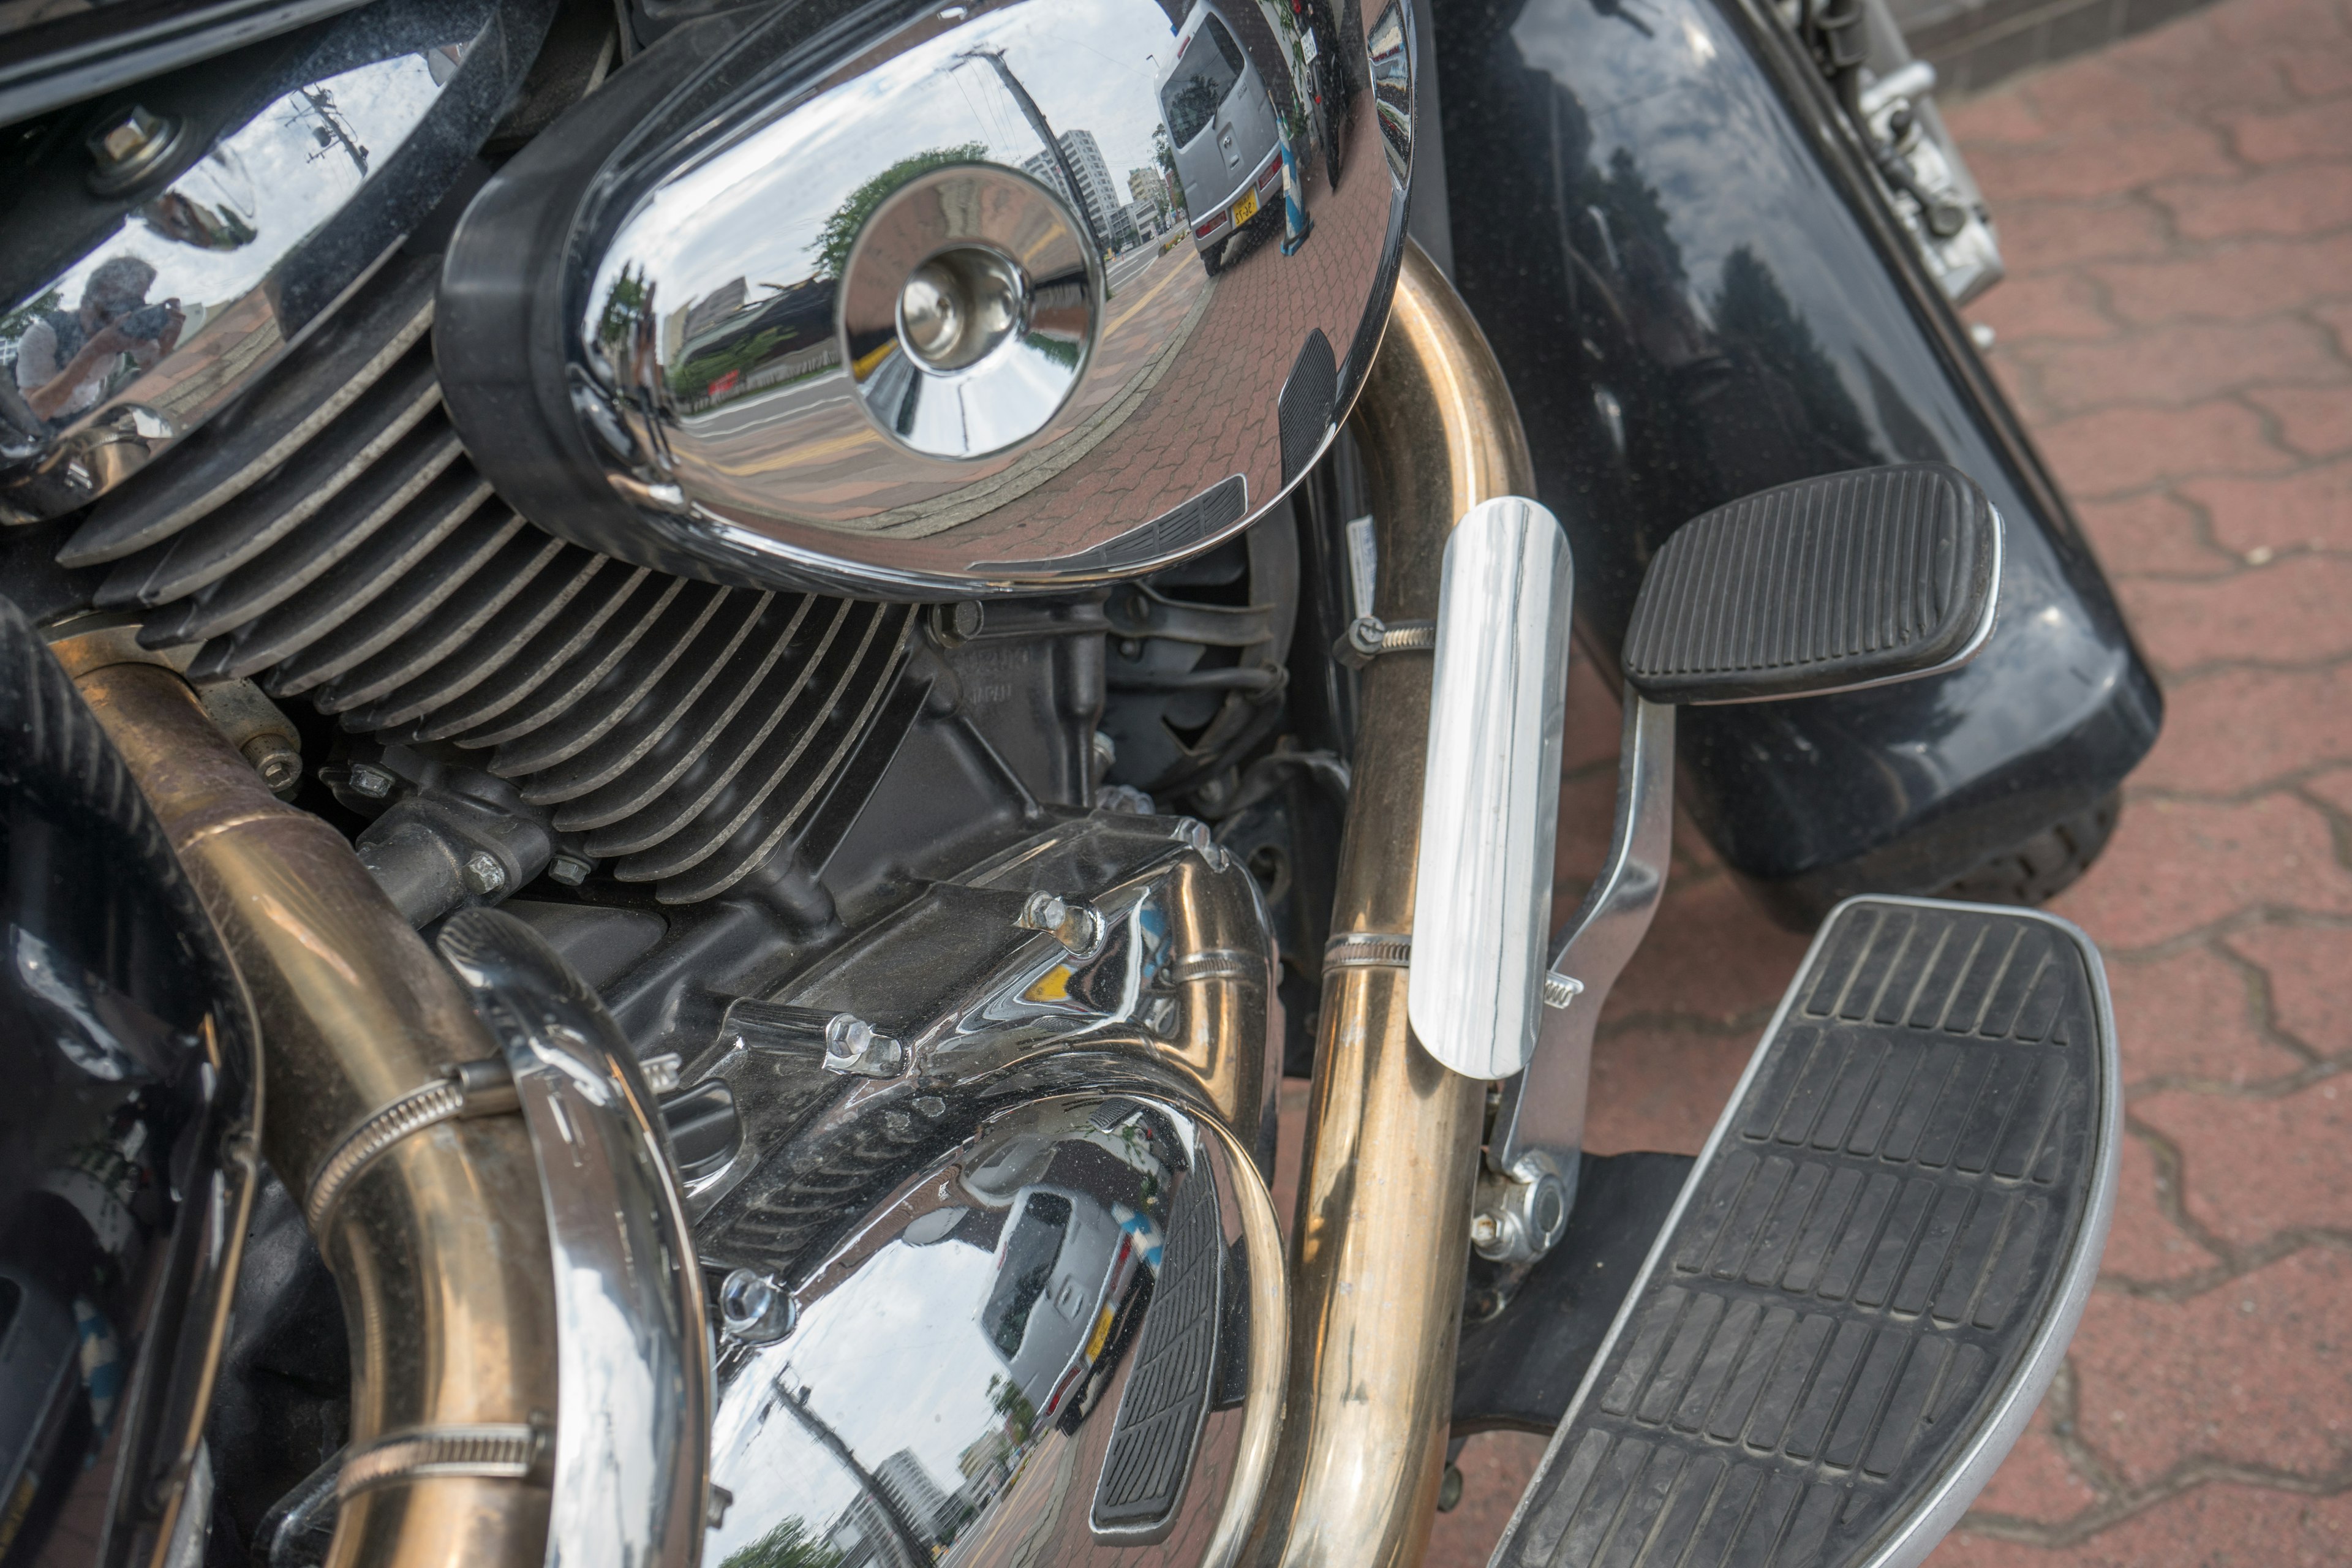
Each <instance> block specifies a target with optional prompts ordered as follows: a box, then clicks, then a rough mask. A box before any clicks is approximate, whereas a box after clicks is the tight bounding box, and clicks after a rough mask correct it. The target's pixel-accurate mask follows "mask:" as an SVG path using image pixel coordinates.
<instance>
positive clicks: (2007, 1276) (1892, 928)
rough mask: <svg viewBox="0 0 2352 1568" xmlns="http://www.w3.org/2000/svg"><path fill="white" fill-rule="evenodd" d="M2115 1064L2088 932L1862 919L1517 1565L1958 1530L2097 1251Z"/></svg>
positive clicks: (2008, 919)
mask: <svg viewBox="0 0 2352 1568" xmlns="http://www.w3.org/2000/svg"><path fill="white" fill-rule="evenodd" d="M2108 1055H2109V1046H2108V1043H2107V1042H2106V1041H2105V1038H2104V1036H2103V1033H2102V1014H2101V1011H2100V1008H2099V1006H2098V1003H2097V994H2096V992H2095V987H2094V983H2093V978H2092V973H2091V969H2090V964H2089V962H2088V961H2086V958H2085V956H2084V948H2083V947H2082V946H2081V945H2080V944H2079V943H2078V942H2077V940H2076V939H2075V937H2074V934H2073V933H2072V932H2071V931H2070V930H2069V929H2068V928H2066V927H2063V926H2061V925H2058V924H2056V923H2055V922H2053V921H2046V920H2043V919H2041V918H2039V917H2036V916H2031V915H2011V914H2005V913H2001V912H1999V911H1995V910H1987V909H1984V908H1981V907H1979V906H1969V905H1945V906H1937V905H1933V904H1927V903H1925V902H1918V903H1897V902H1894V901H1891V900H1890V901H1879V900H1855V901H1853V902H1852V903H1849V904H1846V905H1844V906H1843V907H1842V908H1841V910H1840V911H1839V912H1838V914H1837V915H1836V916H1835V917H1834V918H1833V921H1832V925H1831V927H1830V928H1829V929H1828V930H1827V931H1825V932H1824V934H1823V936H1822V940H1821V941H1820V942H1817V943H1816V944H1815V947H1814V950H1813V955H1812V960H1811V963H1810V964H1809V965H1808V966H1807V969H1806V972H1805V973H1803V974H1802V975H1801V976H1800V978H1799V980H1798V982H1797V984H1796V986H1795V988H1794V990H1793V991H1792V993H1791V995H1790V1000H1789V1002H1787V1003H1786V1004H1784V1005H1783V1007H1782V1011H1781V1015H1780V1018H1779V1019H1778V1020H1777V1023H1776V1026H1775V1028H1774V1029H1773V1031H1772V1032H1771V1033H1770V1034H1769V1036H1768V1037H1766V1039H1765V1041H1764V1043H1763V1045H1762V1046H1761V1047H1759V1050H1758V1061H1757V1064H1756V1065H1755V1066H1754V1067H1752V1068H1750V1071H1749V1076H1748V1079H1747V1080H1746V1083H1745V1086H1744V1090H1743V1092H1742V1093H1741V1094H1740V1095H1739V1096H1738V1100H1737V1101H1736V1102H1735V1103H1734V1105H1733V1106H1732V1107H1731V1108H1730V1109H1729V1110H1727V1112H1726V1115H1725V1120H1724V1121H1723V1122H1722V1124H1721V1125H1720V1126H1719V1127H1718V1128H1717V1132H1716V1136H1715V1138H1714V1139H1713V1141H1712V1142H1711V1143H1710V1147H1709V1151H1708V1152H1707V1153H1706V1156H1704V1157H1703V1159H1702V1161H1701V1163H1700V1166H1699V1169H1698V1172H1697V1173H1696V1176H1695V1177H1694V1179H1693V1182H1692V1184H1691V1186H1690V1188H1689V1189H1688V1190H1687V1192H1686V1194H1685V1200H1684V1203H1683V1205H1682V1207H1681V1209H1680V1211H1679V1213H1678V1214H1677V1215H1676V1217H1675V1220H1674V1222H1673V1224H1672V1226H1671V1228H1670V1229H1669V1230H1668V1232H1667V1233H1666V1235H1665V1236H1664V1238H1663V1239H1662V1240H1661V1242H1660V1243H1659V1245H1658V1247H1657V1249H1656V1250H1655V1251H1654V1252H1653V1253H1652V1255H1651V1258H1650V1260H1649V1263H1648V1266H1647V1269H1646V1272H1645V1273H1644V1275H1643V1278H1642V1279H1641V1280H1640V1281H1639V1283H1638V1284H1637V1285H1636V1286H1635V1288H1634V1290H1633V1296H1632V1299H1631V1300H1629V1301H1628V1303H1627V1305H1626V1307H1625V1309H1624V1310H1623V1311H1622V1312H1621V1313H1620V1314H1619V1317H1618V1320H1617V1322H1616V1324H1615V1326H1614V1327H1613V1328H1612V1330H1611V1332H1610V1338H1609V1341H1608V1342H1607V1343H1606V1344H1605V1345H1604V1346H1603V1347H1602V1350H1601V1357H1600V1360H1599V1362H1598V1363H1597V1364H1596V1367H1595V1370H1594V1371H1593V1373H1591V1375H1589V1376H1588V1378H1587V1379H1586V1381H1585V1384H1584V1386H1583V1387H1582V1388H1581V1389H1580V1391H1579V1393H1578V1398H1577V1402H1576V1403H1575V1404H1574V1405H1571V1406H1570V1409H1569V1414H1568V1418H1567V1421H1566V1422H1565V1423H1564V1424H1563V1426H1562V1427H1561V1430H1560V1435H1559V1437H1558V1438H1556V1439H1555V1441H1554V1442H1553V1445H1552V1447H1551V1451H1550V1452H1549V1454H1548V1455H1547V1456H1546V1457H1545V1460H1544V1466H1543V1468H1542V1470H1541V1471H1540V1472H1539V1473H1538V1476H1537V1479H1536V1481H1535V1484H1534V1485H1533V1486H1532V1487H1531V1488H1530V1489H1528V1495H1527V1499H1526V1500H1525V1501H1523V1502H1522V1503H1521V1505H1520V1509H1519V1513H1518V1515H1517V1518H1516V1519H1514V1520H1513V1521H1512V1525H1511V1529H1510V1531H1509V1532H1508V1533H1507V1535H1506V1536H1505V1538H1504V1542H1503V1545H1502V1547H1501V1549H1500V1550H1499V1551H1498V1552H1497V1553H1496V1558H1495V1561H1496V1563H1498V1564H1508V1565H1510V1568H1519V1565H1522V1564H1524V1565H1527V1568H1538V1565H1541V1568H1592V1565H1594V1564H1600V1563H1611V1564H1625V1563H1633V1562H1635V1561H1636V1560H1637V1559H1638V1560H1639V1561H1640V1562H1642V1563H1676V1564H1680V1565H1682V1568H1732V1565H1734V1564H1737V1565H1738V1568H1795V1565H1803V1568H1816V1565H1819V1568H1828V1565H1831V1564H1838V1565H1844V1564H1854V1563H1865V1562H1870V1561H1873V1560H1874V1556H1875V1554H1876V1553H1878V1552H1880V1551H1881V1550H1882V1549H1883V1548H1885V1546H1886V1545H1887V1543H1888V1542H1890V1541H1891V1540H1893V1539H1895V1537H1897V1536H1898V1534H1901V1533H1902V1532H1903V1531H1904V1527H1905V1526H1906V1524H1909V1525H1916V1524H1917V1523H1918V1522H1919V1521H1921V1519H1922V1517H1923V1516H1924V1515H1926V1514H1927V1513H1928V1512H1929V1510H1931V1509H1940V1508H1942V1507H1944V1506H1945V1505H1948V1512H1949V1513H1950V1514H1952V1515H1957V1512H1958V1508H1959V1507H1960V1506H1964V1505H1965V1503H1966V1501H1967V1499H1968V1497H1969V1495H1972V1493H1973V1491H1974V1489H1975V1487H1976V1486H1978V1485H1980V1484H1981V1482H1982V1480H1983V1479H1984V1475H1985V1474H1989V1473H1990V1467H1991V1464H1992V1462H1994V1461H1997V1460H1998V1458H1999V1457H2000V1453H2001V1451H2002V1450H2003V1449H2004V1448H2005V1447H2006V1445H2007V1441H2008V1440H2009V1439H2010V1438H2012V1437H2013V1436H2014V1431H2013V1429H2012V1430H2009V1431H2006V1432H2004V1433H1999V1434H1989V1432H1988V1428H1989V1425H1990V1423H1991V1422H1992V1421H1993V1419H1994V1416H1995V1415H1996V1412H1997V1411H2000V1409H2001V1407H2003V1406H2004V1405H2009V1406H2013V1405H2014V1404H2015V1401H2014V1400H2013V1399H2011V1398H2008V1397H2007V1396H2010V1395H2012V1394H2013V1395H2016V1396H2017V1397H2020V1398H2022V1399H2024V1401H2025V1404H2026V1406H2027V1407H2028V1408H2030V1406H2031V1403H2032V1396H2034V1395H2037V1394H2039V1392H2040V1390H2039V1387H2038V1386H2028V1385H2029V1384H2032V1382H2033V1380H2034V1379H2035V1378H2036V1377H2039V1378H2041V1379H2046V1378H2047V1376H2048V1375H2049V1372H2050V1371H2051V1370H2052V1369H2053V1368H2054V1364H2055V1361H2054V1355H2055V1348H2054V1347H2053V1343H2052V1342H2053V1341H2055V1342H2056V1344H2057V1345H2063V1339H2064V1337H2065V1335H2066V1333H2067V1332H2068V1331H2070V1330H2071V1326H2072V1320H2071V1316H2070V1315H2069V1314H2070V1312H2071V1311H2072V1310H2076V1309H2077V1308H2078V1307H2079V1301H2080V1290H2079V1289H2071V1290H2070V1289H2069V1287H2070V1284H2073V1285H2080V1284H2081V1283H2082V1282H2083V1276H2082V1274H2081V1270H2082V1268H2084V1267H2086V1266H2095V1262H2096V1256H2097V1253H2098V1250H2099V1247H2100V1244H2101V1242H2102V1241H2103V1239H2104V1225H2103V1223H2102V1220H2103V1215H2102V1214H2101V1212H2100V1206H2101V1203H2102V1198H2103V1194H2105V1193H2106V1192H2107V1191H2109V1190H2110V1189H2109V1187H2108V1185H2107V1184H2106V1182H2105V1180H2104V1179H2103V1173H2104V1172H2105V1171H2106V1170H2107V1169H2109V1167H2110V1166H2111V1163H2112V1159H2113V1155H2112V1151H2110V1150H2108V1149H2107V1148H2106V1147H2105V1143H2106V1136H2107V1135H2106V1133H2105V1131H2104V1125H2105V1124H2104V1121H2103V1118H2104V1117H2105V1103H2106V1100H2107V1099H2108V1097H2109V1096H2110V1095H2111V1093H2112V1086H2111V1084H2110V1083H2109V1082H2108V1076H2107V1075H2108V1073H2109V1070H2110V1069H2109V1067H2108ZM2062 1300H2065V1301H2071V1302H2073V1303H2074V1306H2073V1307H2066V1306H2062V1304H2061V1303H2062ZM2006 1413H2007V1414H2011V1415H2016V1416H2017V1417H2019V1418H2021V1415H2022V1412H2021V1411H2016V1410H2014V1409H2011V1410H2010V1411H2008V1412H2006ZM1979 1439H1982V1441H1979ZM1937 1518H1938V1519H1941V1520H1942V1522H1943V1523H1945V1524H1948V1522H1949V1521H1948V1519H1946V1518H1943V1513H1942V1511H1938V1512H1937ZM1932 1544H1933V1535H1932V1534H1928V1535H1927V1537H1926V1539H1925V1540H1922V1539H1920V1536H1919V1533H1918V1532H1916V1531H1915V1532H1913V1533H1911V1534H1910V1535H1908V1536H1907V1537H1906V1540H1905V1545H1906V1550H1903V1551H1901V1552H1895V1553H1894V1554H1893V1555H1892V1558H1891V1560H1892V1561H1896V1562H1916V1561H1917V1560H1918V1558H1919V1557H1920V1556H1924V1555H1925V1553H1926V1552H1927V1548H1928V1547H1929V1546H1931V1545H1932ZM1645 1547H1646V1548H1647V1554H1646V1555H1644V1554H1643V1549H1644V1548H1645ZM1911 1548H1916V1551H1915V1550H1911Z"/></svg>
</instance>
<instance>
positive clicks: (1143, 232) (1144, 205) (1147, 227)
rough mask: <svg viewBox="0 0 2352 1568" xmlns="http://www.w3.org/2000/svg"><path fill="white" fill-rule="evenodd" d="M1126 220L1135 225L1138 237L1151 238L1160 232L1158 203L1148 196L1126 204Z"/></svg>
mask: <svg viewBox="0 0 2352 1568" xmlns="http://www.w3.org/2000/svg"><path fill="white" fill-rule="evenodd" d="M1127 220H1128V222H1129V223H1131V224H1133V225H1134V226H1135V232H1136V235H1137V237H1139V238H1142V239H1153V238H1156V237H1158V236H1159V234H1160V205H1159V204H1158V203H1157V202H1154V201H1151V200H1150V199H1149V198H1147V199H1145V200H1143V201H1138V202H1129V203H1128V204H1127Z"/></svg>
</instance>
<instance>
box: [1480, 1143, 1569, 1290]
mask: <svg viewBox="0 0 2352 1568" xmlns="http://www.w3.org/2000/svg"><path fill="white" fill-rule="evenodd" d="M1571 1199H1572V1188H1571V1186H1570V1184H1569V1183H1568V1182H1565V1181H1563V1180H1561V1179H1560V1172H1559V1166H1558V1165H1556V1164H1554V1163H1552V1160H1551V1158H1550V1157H1549V1155H1546V1154H1540V1153H1537V1154H1526V1155H1522V1156H1521V1157H1520V1158H1519V1160H1518V1162H1517V1168H1516V1169H1515V1170H1514V1171H1513V1172H1512V1173H1511V1174H1509V1175H1507V1176H1498V1175H1496V1174H1495V1173H1492V1172H1487V1173H1483V1174H1481V1175H1480V1176H1479V1178H1478V1206H1477V1208H1476V1210H1475V1212H1474V1213H1472V1215H1471V1216H1470V1247H1471V1249H1472V1250H1473V1251H1475V1252H1476V1253H1477V1254H1478V1256H1479V1257H1481V1258H1487V1259H1489V1260H1491V1261H1493V1262H1496V1263H1533V1262H1534V1261H1535V1260H1536V1259H1537V1258H1541V1257H1542V1256H1543V1255H1544V1254H1545V1253H1547V1252H1549V1251H1550V1250H1551V1247H1552V1243H1554V1242H1556V1241H1558V1240H1559V1237H1560V1233H1561V1232H1562V1231H1564V1230H1566V1229H1567V1228H1568V1211H1569V1205H1570V1202H1571Z"/></svg>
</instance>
